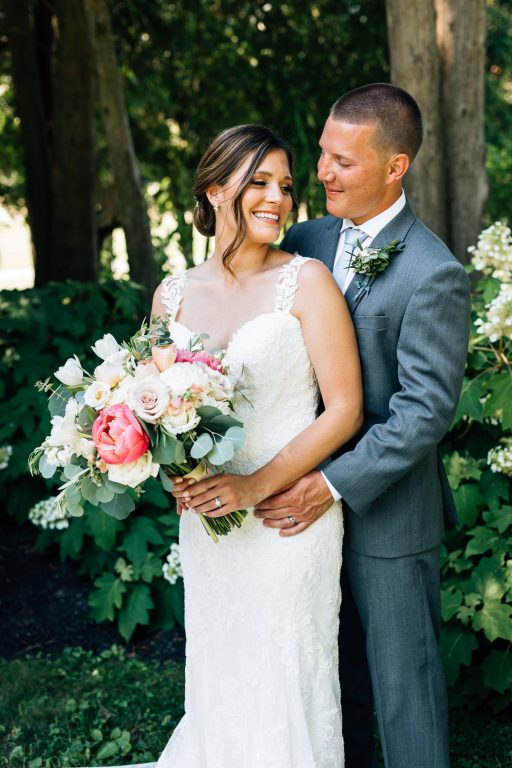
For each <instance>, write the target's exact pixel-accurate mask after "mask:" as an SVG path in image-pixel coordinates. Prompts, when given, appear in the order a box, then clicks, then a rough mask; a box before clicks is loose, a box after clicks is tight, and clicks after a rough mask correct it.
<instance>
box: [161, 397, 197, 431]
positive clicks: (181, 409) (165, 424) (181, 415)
mask: <svg viewBox="0 0 512 768" xmlns="http://www.w3.org/2000/svg"><path fill="white" fill-rule="evenodd" d="M200 421H201V418H200V416H198V414H197V411H196V409H195V408H194V406H193V405H192V403H190V402H188V403H187V402H186V401H184V400H181V399H180V398H178V399H176V400H174V401H173V402H171V403H169V406H168V408H167V413H166V415H165V416H164V418H163V419H162V421H161V422H160V426H161V427H162V429H163V430H164V432H168V433H169V434H171V435H180V434H181V433H182V432H189V431H190V430H191V429H194V427H196V426H197V425H198V424H199V422H200Z"/></svg>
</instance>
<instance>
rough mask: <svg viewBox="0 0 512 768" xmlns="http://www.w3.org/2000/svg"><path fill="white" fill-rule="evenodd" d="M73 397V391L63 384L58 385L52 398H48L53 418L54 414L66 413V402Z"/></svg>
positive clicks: (61, 414)
mask: <svg viewBox="0 0 512 768" xmlns="http://www.w3.org/2000/svg"><path fill="white" fill-rule="evenodd" d="M71 397H72V395H71V392H68V390H67V389H66V388H65V387H64V386H63V385H62V384H61V385H60V386H58V387H57V389H56V390H55V392H52V394H51V396H50V399H49V400H48V410H49V411H50V415H51V417H52V418H53V417H54V416H64V414H65V413H66V404H67V402H68V400H69V399H70V398H71Z"/></svg>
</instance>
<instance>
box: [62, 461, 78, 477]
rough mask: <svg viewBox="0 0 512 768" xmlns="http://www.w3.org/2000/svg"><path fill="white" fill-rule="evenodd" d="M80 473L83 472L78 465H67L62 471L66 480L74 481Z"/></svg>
mask: <svg viewBox="0 0 512 768" xmlns="http://www.w3.org/2000/svg"><path fill="white" fill-rule="evenodd" d="M80 472H82V467H79V466H78V464H67V465H66V466H65V467H64V469H63V470H62V474H63V475H64V477H65V478H66V480H73V479H74V478H75V477H76V476H77V475H79V474H80Z"/></svg>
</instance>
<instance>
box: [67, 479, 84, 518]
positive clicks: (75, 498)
mask: <svg viewBox="0 0 512 768" xmlns="http://www.w3.org/2000/svg"><path fill="white" fill-rule="evenodd" d="M64 498H65V499H66V506H67V508H68V512H69V514H70V515H73V516H76V517H80V516H81V515H83V513H84V510H83V506H82V494H81V493H80V488H79V487H78V486H77V485H69V486H68V487H67V488H66V490H65V491H64Z"/></svg>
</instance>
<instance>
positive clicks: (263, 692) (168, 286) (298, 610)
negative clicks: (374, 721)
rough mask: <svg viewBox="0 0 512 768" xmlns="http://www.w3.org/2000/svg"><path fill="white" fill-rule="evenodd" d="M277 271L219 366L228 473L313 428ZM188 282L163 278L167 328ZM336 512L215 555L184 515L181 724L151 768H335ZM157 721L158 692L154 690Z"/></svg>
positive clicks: (248, 527) (312, 406) (313, 402)
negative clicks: (230, 401)
mask: <svg viewBox="0 0 512 768" xmlns="http://www.w3.org/2000/svg"><path fill="white" fill-rule="evenodd" d="M305 261H307V259H305V258H302V257H300V256H295V257H294V258H292V260H291V261H290V262H289V263H288V264H287V265H285V266H283V267H282V268H281V269H280V274H279V281H278V284H277V288H276V297H275V305H274V311H273V312H267V313H264V314H261V315H259V316H257V317H255V318H254V319H252V320H249V321H248V322H247V323H245V324H244V325H243V326H242V327H241V328H240V329H239V330H238V331H237V332H236V333H235V335H234V336H233V338H232V339H231V341H230V343H229V345H228V349H227V358H226V362H227V363H228V364H229V369H230V376H231V377H233V380H234V381H237V380H238V381H239V386H238V389H237V393H236V395H235V415H236V416H237V418H239V419H240V420H241V421H243V423H244V425H245V429H246V442H245V444H244V446H243V448H242V449H241V450H239V451H238V452H237V453H236V455H235V460H233V461H232V462H231V463H230V466H229V470H230V471H232V472H234V473H237V474H247V473H249V472H252V471H253V470H255V469H257V468H258V467H260V466H261V465H263V464H265V463H266V462H268V461H269V460H270V459H271V458H272V457H273V456H274V455H275V454H276V453H277V452H278V451H279V450H281V448H283V446H284V445H286V443H288V442H289V441H290V440H291V439H292V438H293V437H294V436H295V435H297V434H298V433H299V432H301V431H302V430H303V429H304V428H305V427H307V426H308V424H310V423H311V422H312V421H313V420H314V419H315V417H316V412H317V406H318V397H319V395H318V387H317V384H316V380H315V375H314V371H313V367H312V364H311V361H310V359H309V356H308V352H307V349H306V344H305V341H304V337H303V335H302V330H301V325H300V322H299V320H298V319H297V318H296V317H294V315H292V314H291V309H292V306H293V301H294V296H295V292H296V289H297V281H298V274H299V270H300V267H301V265H302V264H303V263H304V262H305ZM186 278H187V273H186V272H184V273H182V274H179V275H175V276H172V277H168V278H166V279H165V280H164V284H163V301H164V305H165V306H166V308H167V310H168V312H169V317H170V330H171V334H172V337H173V339H174V340H175V341H176V342H177V344H178V345H179V346H186V345H187V344H188V342H189V340H190V337H191V336H192V335H193V334H192V332H191V331H190V330H189V329H188V328H186V327H185V326H184V325H182V324H181V323H180V322H178V321H177V320H176V316H177V314H178V311H179V307H180V303H181V298H182V293H183V286H184V284H185V281H186ZM342 536H343V522H342V514H341V508H340V505H339V503H336V504H333V506H332V507H331V508H330V509H329V510H328V512H326V514H324V515H323V516H322V517H321V518H320V519H319V520H318V521H317V522H316V523H315V524H314V525H312V526H310V527H309V528H308V529H307V530H306V531H304V532H303V533H300V534H299V535H297V536H295V537H291V538H283V537H281V536H279V534H278V531H276V530H275V529H271V528H266V527H265V526H263V524H262V522H261V520H258V519H257V518H255V517H254V515H252V514H249V515H248V516H247V517H246V519H245V520H244V522H243V524H242V527H241V528H240V529H237V530H235V531H233V532H231V533H230V534H229V535H228V536H224V537H221V538H220V540H219V542H218V543H217V544H216V543H214V542H213V541H212V540H211V539H210V538H209V537H208V536H207V535H206V532H205V530H204V528H203V526H202V525H201V522H200V520H199V518H198V517H197V516H196V515H195V514H194V513H193V512H191V511H188V512H185V513H183V514H182V516H181V522H180V553H181V562H182V566H183V573H184V581H185V621H186V635H187V650H186V655H187V660H186V692H185V711H186V714H185V716H184V717H183V719H182V720H181V722H180V724H179V725H178V727H177V728H176V730H175V732H174V733H173V735H172V738H171V739H170V741H169V743H168V744H167V746H166V748H165V750H164V752H163V754H162V755H161V756H160V759H159V761H158V764H157V766H158V768H342V766H343V765H344V753H343V740H342V730H341V711H340V691H339V682H338V611H339V606H340V587H339V574H340V567H341V544H342ZM162 702H163V707H164V709H165V691H162Z"/></svg>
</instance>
